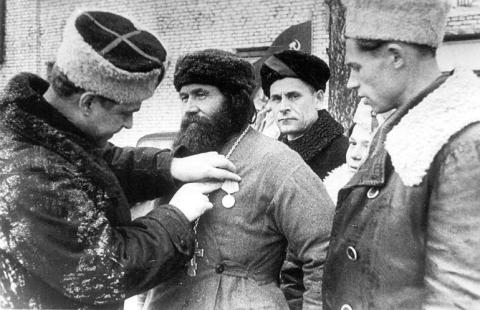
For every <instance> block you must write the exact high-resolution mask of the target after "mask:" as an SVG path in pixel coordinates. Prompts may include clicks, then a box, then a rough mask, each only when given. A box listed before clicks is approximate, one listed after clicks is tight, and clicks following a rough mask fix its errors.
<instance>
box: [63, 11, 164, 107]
mask: <svg viewBox="0 0 480 310" xmlns="http://www.w3.org/2000/svg"><path fill="white" fill-rule="evenodd" d="M165 58H166V51H165V49H164V47H163V45H162V43H160V41H159V40H158V39H157V38H156V37H155V36H154V35H153V34H151V33H150V32H148V31H145V30H142V29H140V28H138V27H137V26H135V25H134V24H133V22H132V21H130V20H129V19H127V18H125V17H123V16H120V15H117V14H114V13H110V12H103V11H76V12H74V13H73V14H72V15H71V16H70V18H69V19H68V20H67V23H66V26H65V29H64V32H63V40H62V43H61V44H60V48H59V50H58V53H57V59H56V63H55V65H56V66H57V67H58V68H59V69H60V71H61V72H62V73H63V74H65V75H66V76H67V78H68V79H69V80H70V81H71V82H72V83H73V84H75V86H77V87H80V88H82V89H84V90H87V91H91V92H94V93H96V94H98V95H101V96H104V97H106V98H109V99H111V100H114V101H116V102H118V103H123V104H128V103H134V102H141V101H143V100H145V99H147V98H150V97H151V96H152V95H153V93H154V91H155V89H156V88H157V86H158V84H159V83H160V81H161V79H162V78H163V75H164V71H165V68H164V65H163V63H164V61H165Z"/></svg>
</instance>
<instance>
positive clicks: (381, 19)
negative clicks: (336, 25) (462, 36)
mask: <svg viewBox="0 0 480 310" xmlns="http://www.w3.org/2000/svg"><path fill="white" fill-rule="evenodd" d="M344 4H345V7H346V17H345V23H346V30H345V36H346V37H348V38H352V39H369V40H382V41H401V42H406V43H414V44H420V45H427V46H431V47H435V48H436V47H438V46H439V45H440V43H442V41H443V36H444V34H445V27H446V22H447V14H448V11H449V9H450V4H449V0H401V1H400V0H344Z"/></svg>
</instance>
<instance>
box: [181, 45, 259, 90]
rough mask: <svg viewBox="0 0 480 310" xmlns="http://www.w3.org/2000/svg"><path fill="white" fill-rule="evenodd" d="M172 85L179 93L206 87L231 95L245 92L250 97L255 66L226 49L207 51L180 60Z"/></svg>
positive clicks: (193, 53)
mask: <svg viewBox="0 0 480 310" xmlns="http://www.w3.org/2000/svg"><path fill="white" fill-rule="evenodd" d="M173 84H174V85H175V89H176V90H177V91H180V89H181V88H182V87H183V86H184V85H188V84H207V85H213V86H216V87H218V88H219V89H220V90H224V91H229V92H231V93H236V92H238V91H240V90H242V89H244V90H246V91H247V92H248V93H249V94H251V93H252V91H253V90H254V88H255V74H254V71H253V66H252V65H251V64H250V63H249V62H248V61H246V60H244V59H242V58H241V57H239V56H237V55H235V54H232V53H229V52H227V51H223V50H218V49H206V50H202V51H195V52H192V53H188V54H186V55H184V56H181V57H180V58H179V59H178V61H177V64H176V65H175V74H174V77H173Z"/></svg>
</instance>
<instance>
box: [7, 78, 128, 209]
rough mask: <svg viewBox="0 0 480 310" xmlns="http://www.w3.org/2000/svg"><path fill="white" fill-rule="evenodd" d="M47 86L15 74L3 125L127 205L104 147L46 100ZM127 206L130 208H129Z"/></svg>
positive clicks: (9, 84)
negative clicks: (95, 142) (100, 146)
mask: <svg viewBox="0 0 480 310" xmlns="http://www.w3.org/2000/svg"><path fill="white" fill-rule="evenodd" d="M47 88H48V83H47V82H46V81H43V80H42V79H41V78H40V77H38V76H36V75H33V74H30V73H21V74H19V75H17V76H15V77H14V78H12V80H10V82H9V83H8V85H7V87H6V89H5V91H4V94H3V96H2V98H1V100H0V123H1V126H5V127H7V128H8V129H10V130H12V131H13V132H14V133H15V134H16V135H18V136H21V137H23V139H22V140H24V141H28V142H27V143H29V144H31V145H39V146H42V147H44V148H46V149H47V150H49V151H51V152H54V153H56V154H58V155H59V156H60V157H62V158H64V159H65V160H67V161H68V162H69V163H70V164H71V165H73V166H74V167H75V168H76V169H77V171H78V172H81V173H84V174H85V175H86V176H88V177H89V178H90V180H91V182H92V184H94V185H96V186H98V187H99V188H102V189H105V191H106V195H107V196H108V197H109V198H112V199H117V201H118V204H119V205H120V204H124V205H126V206H127V205H128V202H127V199H126V197H125V195H124V193H123V191H122V190H121V186H120V183H119V181H118V179H117V177H116V176H115V175H114V174H113V172H112V171H111V170H110V168H109V167H108V165H107V163H106V162H105V161H104V159H103V157H102V154H103V152H104V150H103V149H100V148H98V147H97V146H96V145H95V144H94V142H93V141H92V140H91V139H89V138H88V137H87V136H86V135H84V134H83V133H82V132H81V131H80V130H78V129H76V128H75V126H74V125H73V124H72V123H70V122H69V121H68V120H67V119H66V118H65V117H64V116H63V115H62V114H60V112H58V111H57V110H56V109H55V108H53V107H52V106H51V105H50V104H49V103H48V102H46V101H45V99H44V98H43V96H42V94H43V92H44V91H45V90H46V89H47ZM119 209H120V208H119ZM125 210H127V211H125V212H128V209H125ZM121 211H122V210H121ZM121 211H117V212H121ZM122 212H123V211H122ZM128 218H129V214H128Z"/></svg>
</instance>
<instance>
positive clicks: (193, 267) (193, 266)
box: [187, 240, 203, 277]
mask: <svg viewBox="0 0 480 310" xmlns="http://www.w3.org/2000/svg"><path fill="white" fill-rule="evenodd" d="M197 257H203V249H199V248H198V241H197V240H195V251H194V252H193V257H192V259H191V260H190V263H189V264H188V269H187V274H188V275H189V276H190V277H195V276H196V275H197V266H198V264H197Z"/></svg>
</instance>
